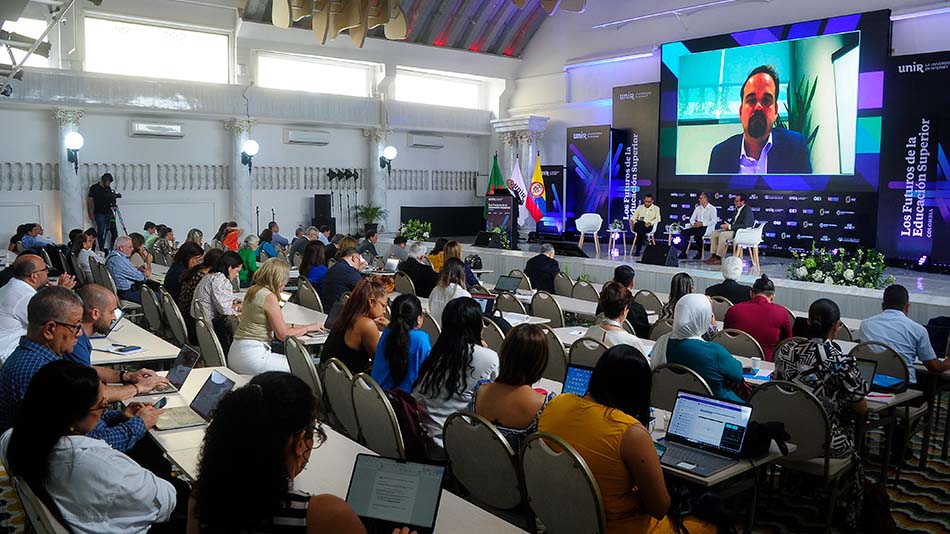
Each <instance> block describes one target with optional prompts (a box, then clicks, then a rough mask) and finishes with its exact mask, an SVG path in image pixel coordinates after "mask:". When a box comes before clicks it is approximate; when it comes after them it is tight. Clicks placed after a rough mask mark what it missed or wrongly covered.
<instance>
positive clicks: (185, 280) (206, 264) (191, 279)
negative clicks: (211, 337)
mask: <svg viewBox="0 0 950 534" xmlns="http://www.w3.org/2000/svg"><path fill="white" fill-rule="evenodd" d="M224 253H225V251H224V250H221V249H218V248H213V249H211V250H209V251H208V252H206V253H205V255H204V259H202V260H201V263H200V264H199V265H196V266H195V267H192V268H191V269H188V271H186V272H185V274H183V275H182V277H181V288H180V289H179V293H178V300H177V301H176V304H178V311H179V312H181V316H182V317H183V318H184V319H185V326H186V327H188V339H190V340H195V339H196V337H195V320H194V319H193V318H192V317H191V303H192V301H194V300H195V289H196V288H197V287H198V284H199V283H200V282H201V279H202V278H204V277H205V276H206V275H207V274H208V272H209V271H211V269H213V268H214V266H215V265H217V264H218V260H220V259H221V256H223V255H224Z"/></svg>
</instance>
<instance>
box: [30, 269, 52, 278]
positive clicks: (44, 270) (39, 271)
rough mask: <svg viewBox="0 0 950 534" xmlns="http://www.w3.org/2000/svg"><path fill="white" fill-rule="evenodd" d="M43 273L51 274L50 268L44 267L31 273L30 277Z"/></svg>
mask: <svg viewBox="0 0 950 534" xmlns="http://www.w3.org/2000/svg"><path fill="white" fill-rule="evenodd" d="M43 272H49V267H43V268H42V269H37V270H35V271H33V272H32V273H30V275H31V276H32V275H34V274H36V273H43Z"/></svg>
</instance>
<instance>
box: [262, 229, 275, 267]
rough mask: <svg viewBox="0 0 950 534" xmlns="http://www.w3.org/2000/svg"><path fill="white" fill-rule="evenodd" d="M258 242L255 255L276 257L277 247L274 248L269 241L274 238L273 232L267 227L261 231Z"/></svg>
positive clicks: (267, 257)
mask: <svg viewBox="0 0 950 534" xmlns="http://www.w3.org/2000/svg"><path fill="white" fill-rule="evenodd" d="M258 237H259V238H260V243H259V244H258V245H257V256H258V258H263V259H265V260H266V259H269V258H276V257H277V249H276V248H274V244H273V243H272V242H271V241H273V240H274V234H273V232H271V231H270V229H269V228H265V229H264V230H262V231H261V235H260V236H258Z"/></svg>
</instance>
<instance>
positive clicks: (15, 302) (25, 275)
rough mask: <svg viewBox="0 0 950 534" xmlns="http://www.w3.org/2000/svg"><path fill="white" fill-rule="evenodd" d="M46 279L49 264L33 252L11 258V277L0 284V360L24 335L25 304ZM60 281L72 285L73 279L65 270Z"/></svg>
mask: <svg viewBox="0 0 950 534" xmlns="http://www.w3.org/2000/svg"><path fill="white" fill-rule="evenodd" d="M48 283H49V267H47V266H46V263H44V262H43V259H42V258H40V257H39V256H37V255H35V254H24V255H22V256H20V257H19V258H17V259H16V261H14V262H13V279H11V280H10V282H9V283H7V285H5V286H3V287H2V288H0V362H3V361H6V359H7V356H9V355H10V353H12V352H13V351H14V350H15V349H16V348H17V345H18V344H19V343H20V337H22V336H25V335H26V327H27V325H28V322H27V313H26V307H27V305H28V304H29V303H30V299H31V298H33V295H35V294H36V290H38V289H40V288H41V287H44V286H46V284H48ZM59 285H61V286H63V287H65V288H67V289H72V288H73V286H75V285H76V281H75V280H74V279H73V277H72V276H70V275H68V274H64V275H62V276H60V277H59Z"/></svg>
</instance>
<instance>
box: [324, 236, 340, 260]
mask: <svg viewBox="0 0 950 534" xmlns="http://www.w3.org/2000/svg"><path fill="white" fill-rule="evenodd" d="M320 235H323V234H320ZM329 241H330V244H329V245H326V244H324V245H323V255H324V256H326V258H327V267H331V265H330V262H331V260H332V261H336V260H337V258H338V257H339V253H340V252H342V250H340V249H339V248H338V247H339V246H340V242H341V241H343V234H336V235H335V236H333V238H332V239H330V240H329ZM320 242H321V243H323V241H320Z"/></svg>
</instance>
